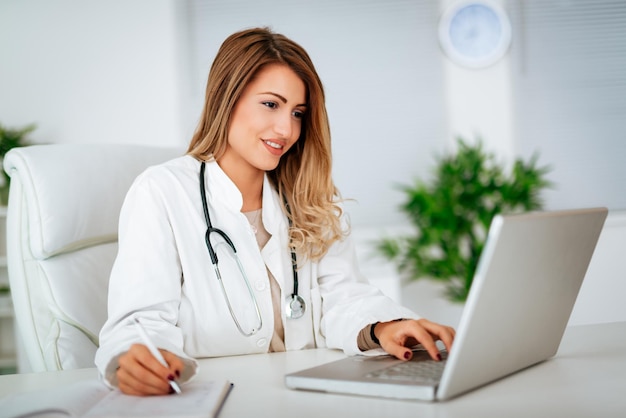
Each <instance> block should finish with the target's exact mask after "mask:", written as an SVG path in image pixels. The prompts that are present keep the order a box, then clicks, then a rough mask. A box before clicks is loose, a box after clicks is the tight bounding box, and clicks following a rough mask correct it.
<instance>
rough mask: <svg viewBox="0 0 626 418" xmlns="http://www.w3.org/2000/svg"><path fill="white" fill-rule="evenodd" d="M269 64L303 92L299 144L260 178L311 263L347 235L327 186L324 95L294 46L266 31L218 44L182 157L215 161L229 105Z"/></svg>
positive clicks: (223, 138)
mask: <svg viewBox="0 0 626 418" xmlns="http://www.w3.org/2000/svg"><path fill="white" fill-rule="evenodd" d="M270 64H282V65H286V66H288V67H289V68H291V69H292V70H293V71H294V72H295V73H296V74H297V75H298V77H300V79H301V80H302V81H303V82H304V84H305V86H306V103H307V111H306V112H305V113H304V118H303V121H302V122H303V123H302V130H301V132H300V137H299V139H298V141H297V142H296V143H295V144H294V145H293V146H292V147H291V149H289V151H288V152H287V153H286V154H285V155H283V157H282V158H281V159H280V163H279V164H278V166H277V167H276V168H275V169H274V170H272V171H269V172H268V173H267V174H268V176H269V179H270V181H271V183H272V185H273V186H274V187H276V190H277V191H278V193H279V195H280V196H281V198H282V201H283V203H284V204H286V205H287V206H288V207H285V206H283V211H284V212H285V214H286V216H287V217H288V219H289V221H290V225H291V227H290V229H289V235H290V245H291V246H292V247H293V248H295V249H296V251H297V252H298V254H301V255H303V256H305V257H306V258H310V259H311V260H314V261H315V260H319V259H320V258H321V257H323V256H324V254H326V253H327V251H328V249H329V248H330V246H331V245H332V244H333V243H334V242H336V241H338V240H340V239H342V238H343V237H344V235H345V234H346V233H347V228H344V226H342V224H341V220H340V218H341V215H342V209H341V207H340V205H339V202H340V200H341V199H340V196H339V192H338V190H337V188H336V187H335V185H334V183H333V180H332V156H331V142H330V127H329V123H328V115H327V113H326V104H325V97H324V88H323V86H322V82H321V80H320V78H319V76H318V74H317V72H316V71H315V67H314V66H313V63H312V61H311V59H310V57H309V55H308V54H307V52H306V51H305V50H304V49H303V48H302V47H301V46H300V45H298V44H297V43H295V42H293V41H292V40H290V39H288V38H287V37H285V36H284V35H281V34H278V33H274V32H272V31H271V30H270V29H268V28H253V29H246V30H243V31H240V32H237V33H234V34H232V35H231V36H229V37H228V38H226V40H225V41H224V43H223V44H222V46H221V47H220V49H219V51H218V53H217V55H216V57H215V60H214V61H213V64H212V66H211V70H210V72H209V77H208V81H207V87H206V96H205V104H204V109H203V111H202V115H201V118H200V122H199V124H198V127H197V129H196V132H195V133H194V135H193V138H192V140H191V143H190V144H189V148H188V150H187V153H188V154H190V155H193V156H194V157H196V158H198V159H200V160H202V159H206V158H211V157H212V158H213V159H215V160H219V159H220V157H221V156H222V155H223V154H224V152H225V150H226V147H227V144H228V128H229V125H230V118H231V115H232V112H233V108H234V107H235V104H236V103H237V101H238V100H239V98H240V97H241V95H242V92H243V91H244V89H245V87H246V86H247V85H248V83H250V81H251V80H252V79H253V78H254V77H255V75H256V74H257V73H258V72H259V70H260V69H261V68H263V67H264V66H266V65H270ZM345 226H346V227H347V225H345Z"/></svg>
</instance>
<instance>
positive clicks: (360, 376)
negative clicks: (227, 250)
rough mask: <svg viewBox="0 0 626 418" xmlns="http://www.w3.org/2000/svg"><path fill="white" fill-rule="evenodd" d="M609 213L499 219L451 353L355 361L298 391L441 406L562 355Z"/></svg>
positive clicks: (331, 366)
mask: <svg viewBox="0 0 626 418" xmlns="http://www.w3.org/2000/svg"><path fill="white" fill-rule="evenodd" d="M607 213H608V211H607V209H606V208H594V209H582V210H568V211H553V212H533V213H526V214H522V215H509V216H501V215H498V216H496V217H494V219H493V221H492V223H491V227H490V230H489V234H488V237H487V242H486V244H485V247H484V250H483V252H482V254H481V257H480V261H479V263H478V267H477V269H476V274H475V276H474V280H473V284H472V288H471V289H470V293H469V295H468V298H467V301H466V304H465V308H464V310H463V315H462V317H461V320H460V323H459V327H458V330H457V335H456V339H455V342H454V346H453V348H452V350H451V351H450V353H445V352H444V353H443V356H444V361H442V362H435V361H432V360H430V359H429V357H428V355H427V354H426V352H425V351H423V350H421V351H420V350H419V349H418V350H416V351H415V353H414V356H413V359H412V360H411V361H408V362H405V361H401V360H397V359H395V358H393V357H391V356H377V357H366V356H354V357H348V358H345V359H342V360H338V361H334V362H331V363H328V364H324V365H321V366H317V367H313V368H310V369H307V370H303V371H300V372H297V373H291V374H288V375H286V376H285V384H286V385H287V387H289V388H292V389H305V390H315V391H322V392H336V393H346V394H354V395H365V396H379V397H389V398H400V399H415V400H429V401H442V400H446V399H450V398H452V397H455V396H457V395H460V394H462V393H464V392H467V391H469V390H472V389H475V388H477V387H480V386H482V385H485V384H487V383H489V382H492V381H494V380H496V379H500V378H502V377H504V376H507V375H510V374H512V373H515V372H517V371H519V370H522V369H524V368H527V367H529V366H532V365H534V364H537V363H539V362H541V361H544V360H546V359H548V358H550V357H552V356H554V355H555V354H556V352H557V349H558V347H559V344H560V342H561V338H562V336H563V333H564V331H565V327H566V326H567V322H568V320H569V317H570V314H571V312H572V308H573V306H574V302H575V301H576V297H577V295H578V291H579V289H580V286H581V284H582V281H583V278H584V277H585V274H586V272H587V267H588V265H589V261H590V260H591V256H592V255H593V252H594V249H595V247H596V243H597V241H598V237H599V235H600V232H601V230H602V227H603V225H604V220H605V219H606V216H607Z"/></svg>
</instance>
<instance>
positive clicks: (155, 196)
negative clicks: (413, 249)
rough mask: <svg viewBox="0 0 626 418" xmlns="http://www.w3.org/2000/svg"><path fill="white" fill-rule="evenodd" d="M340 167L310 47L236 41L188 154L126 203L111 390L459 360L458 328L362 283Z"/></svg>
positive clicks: (112, 330) (113, 286) (112, 316)
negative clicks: (442, 357) (444, 352)
mask: <svg viewBox="0 0 626 418" xmlns="http://www.w3.org/2000/svg"><path fill="white" fill-rule="evenodd" d="M331 168H332V164H331V143H330V130H329V125H328V118H327V115H326V108H325V99H324V90H323V88H322V83H321V81H320V79H319V77H318V75H317V73H316V71H315V68H314V66H313V63H312V62H311V60H310V58H309V56H308V55H307V53H306V52H305V51H304V49H302V47H300V46H299V45H298V44H296V43H294V42H293V41H291V40H290V39H288V38H286V37H284V36H283V35H280V34H275V33H273V32H271V31H270V30H268V29H263V28H259V29H250V30H244V31H241V32H238V33H235V34H233V35H231V36H230V37H228V38H227V39H226V40H225V41H224V43H223V44H222V46H221V48H220V50H219V52H218V53H217V56H216V58H215V61H214V62H213V65H212V67H211V71H210V73H209V78H208V83H207V89H206V99H205V107H204V110H203V113H202V117H201V121H200V124H199V126H198V129H197V131H196V133H195V134H194V136H193V139H192V140H191V143H190V145H189V150H188V153H187V155H185V156H182V157H179V158H177V159H174V160H172V161H169V162H166V163H164V164H161V165H159V166H155V167H151V168H149V169H148V170H146V171H145V172H144V173H143V174H141V175H140V176H139V177H138V178H137V180H136V181H135V183H134V184H133V186H132V187H131V189H130V190H129V192H128V195H127V197H126V200H125V202H124V205H123V208H122V211H121V214H120V228H119V253H118V256H117V259H116V262H115V265H114V267H113V270H112V272H111V279H110V290H109V318H108V321H107V322H106V324H105V325H104V327H103V329H102V331H101V335H100V348H99V350H98V353H97V355H96V365H97V366H98V368H99V370H100V372H101V374H102V376H103V378H104V380H105V381H106V382H107V383H108V384H109V385H111V386H117V387H119V388H120V390H122V391H123V392H125V393H128V394H135V395H157V394H165V393H168V392H171V391H172V389H171V386H170V384H169V383H170V382H169V381H172V380H177V381H179V382H184V381H185V380H188V379H189V378H190V377H191V376H193V375H194V373H195V372H196V362H195V360H194V358H198V357H213V356H225V355H237V354H248V353H262V352H268V351H284V350H299V349H306V348H313V347H330V348H337V349H341V350H343V351H344V352H345V353H347V354H349V355H354V354H358V353H365V352H369V350H371V349H375V348H382V349H383V350H384V351H386V352H388V353H390V354H392V355H394V356H396V357H398V358H400V359H406V360H408V359H410V358H411V355H412V351H411V349H410V347H411V346H413V345H415V344H417V343H421V344H422V345H423V346H424V347H425V348H426V349H427V350H428V352H429V353H430V355H431V356H432V357H433V358H434V359H437V358H438V356H439V352H438V349H437V347H436V345H435V341H436V340H441V341H442V342H443V343H444V345H445V346H446V347H447V348H448V349H450V347H451V345H452V341H453V339H454V330H453V329H452V328H449V327H446V326H442V325H439V324H435V323H433V322H430V321H428V320H426V319H421V318H420V317H419V316H418V315H416V314H415V313H413V312H411V311H410V310H408V309H406V308H403V307H401V306H398V305H397V304H396V303H394V302H393V301H392V300H391V299H389V298H387V297H385V296H384V295H383V294H382V293H381V292H380V291H379V290H378V289H376V288H374V287H372V286H370V285H368V284H367V282H366V281H365V280H363V279H362V278H361V276H360V273H359V271H358V268H357V265H356V263H355V252H354V247H353V244H352V241H351V239H350V237H349V234H348V225H347V222H346V219H345V215H344V213H343V211H342V207H341V201H340V198H339V194H338V191H337V189H336V188H335V186H334V184H333V180H332V176H331ZM135 318H137V319H138V320H139V321H140V322H141V324H143V327H144V328H145V330H146V332H147V334H149V336H150V338H151V340H152V341H153V342H154V344H155V346H156V347H158V349H159V351H160V352H161V353H162V355H163V358H164V359H165V361H166V362H167V364H168V366H167V367H166V366H163V365H162V364H161V363H160V362H159V361H158V360H157V359H156V358H155V357H154V356H153V355H152V354H151V353H150V351H149V350H148V348H147V347H146V346H145V345H143V343H142V340H141V338H140V336H139V334H138V333H137V330H136V328H135V325H134V323H133V322H134V319H135ZM376 352H380V350H378V351H376Z"/></svg>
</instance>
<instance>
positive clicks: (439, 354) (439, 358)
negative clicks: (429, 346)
mask: <svg viewBox="0 0 626 418" xmlns="http://www.w3.org/2000/svg"><path fill="white" fill-rule="evenodd" d="M437 360H439V361H441V353H437Z"/></svg>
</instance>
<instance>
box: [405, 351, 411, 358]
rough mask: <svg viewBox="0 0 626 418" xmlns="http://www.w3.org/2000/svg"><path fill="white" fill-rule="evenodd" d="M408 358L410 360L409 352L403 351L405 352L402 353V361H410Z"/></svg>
mask: <svg viewBox="0 0 626 418" xmlns="http://www.w3.org/2000/svg"><path fill="white" fill-rule="evenodd" d="M410 358H411V352H410V351H405V352H404V359H405V360H408V359H410Z"/></svg>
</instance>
